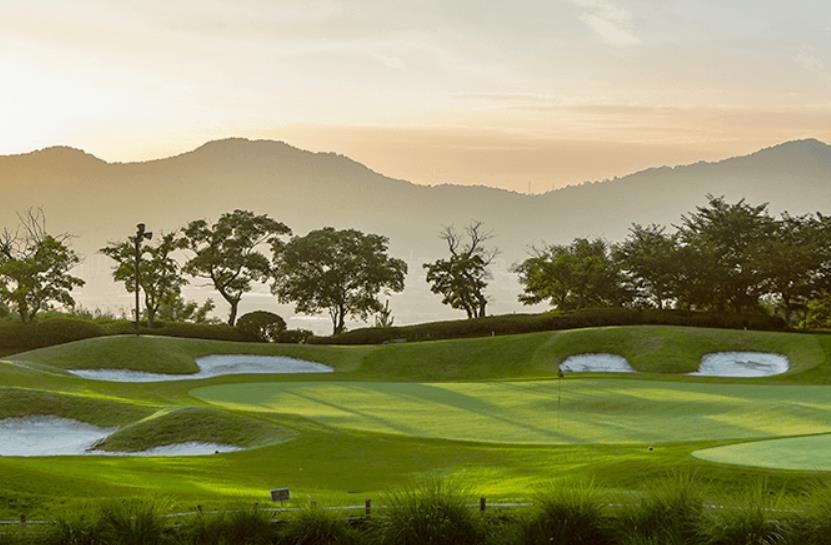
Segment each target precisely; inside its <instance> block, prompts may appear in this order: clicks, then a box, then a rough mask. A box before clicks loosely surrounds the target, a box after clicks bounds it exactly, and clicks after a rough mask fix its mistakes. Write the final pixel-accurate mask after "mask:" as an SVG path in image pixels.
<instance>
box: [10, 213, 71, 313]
mask: <svg viewBox="0 0 831 545" xmlns="http://www.w3.org/2000/svg"><path fill="white" fill-rule="evenodd" d="M19 219H20V225H19V226H18V227H17V228H15V229H14V230H11V229H9V228H4V229H3V232H2V233H0V301H1V302H2V304H3V305H4V306H5V307H7V308H9V309H10V310H11V311H13V312H14V313H15V314H17V315H18V316H19V317H20V320H21V321H23V322H31V321H32V320H34V319H35V316H36V315H37V314H38V312H40V311H42V310H47V309H50V308H52V306H53V305H54V304H58V305H62V306H64V307H72V306H74V305H75V300H74V299H73V298H72V290H73V289H74V288H76V287H80V286H83V285H84V281H83V280H82V279H80V278H78V277H76V276H72V274H70V272H71V271H72V269H73V268H74V267H75V266H76V265H78V264H79V263H80V262H81V260H80V258H79V257H78V255H77V254H76V253H75V252H74V251H73V250H72V249H71V248H70V247H69V239H70V238H71V237H70V236H69V235H67V234H62V235H51V234H49V233H48V232H47V230H46V217H45V215H44V214H43V212H42V211H40V210H38V211H33V210H29V211H28V212H27V213H26V214H22V215H20V216H19Z"/></svg>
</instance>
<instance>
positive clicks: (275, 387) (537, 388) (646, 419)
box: [192, 378, 831, 445]
mask: <svg viewBox="0 0 831 545" xmlns="http://www.w3.org/2000/svg"><path fill="white" fill-rule="evenodd" d="M192 393H193V395H195V396H197V397H199V398H201V399H204V400H206V401H210V402H213V403H218V404H220V405H221V406H223V407H225V408H228V409H230V410H260V411H272V412H275V413H289V414H294V415H300V416H303V417H305V418H309V419H312V420H315V421H317V422H320V423H321V424H325V425H328V426H334V427H344V428H351V429H356V430H364V431H371V432H379V433H394V434H402V435H410V436H417V437H431V438H440V439H451V440H463V441H477V442H498V443H553V444H601V443H605V444H613V443H618V444H623V443H641V444H643V445H646V444H648V443H656V444H657V443H676V442H687V441H704V440H725V439H742V438H756V437H771V436H782V435H795V434H808V433H821V432H831V398H829V396H828V392H827V389H826V388H825V387H807V386H786V385H752V384H716V383H693V382H672V383H666V382H662V381H639V380H624V379H572V378H567V379H565V380H562V381H557V380H546V381H533V382H462V383H440V384H436V383H383V382H280V383H258V384H235V385H225V386H210V387H206V388H199V389H196V390H194V391H193V392H192ZM558 398H559V401H558Z"/></svg>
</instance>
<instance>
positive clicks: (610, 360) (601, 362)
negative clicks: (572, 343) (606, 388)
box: [560, 354, 635, 373]
mask: <svg viewBox="0 0 831 545" xmlns="http://www.w3.org/2000/svg"><path fill="white" fill-rule="evenodd" d="M560 369H562V370H563V371H565V372H567V373H569V372H571V373H634V372H635V370H634V369H632V366H631V365H629V362H628V361H626V358H624V357H623V356H618V355H616V354H577V355H576V356H569V357H567V358H566V359H565V360H564V361H563V363H561V364H560Z"/></svg>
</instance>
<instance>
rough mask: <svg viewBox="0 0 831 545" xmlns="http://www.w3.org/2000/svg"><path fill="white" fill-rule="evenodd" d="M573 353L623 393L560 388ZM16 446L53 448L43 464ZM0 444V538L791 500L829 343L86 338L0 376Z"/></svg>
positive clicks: (709, 335)
mask: <svg viewBox="0 0 831 545" xmlns="http://www.w3.org/2000/svg"><path fill="white" fill-rule="evenodd" d="M718 353H727V354H731V353H737V354H743V353H749V354H754V353H761V354H775V355H777V356H778V357H781V358H784V359H783V361H787V364H788V367H787V370H786V371H784V372H782V373H779V374H775V375H771V376H763V377H742V376H733V377H730V376H706V375H700V374H695V375H693V374H691V373H695V372H696V371H697V370H698V369H699V365H700V363H701V361H702V358H703V357H705V356H707V355H712V354H718ZM586 354H606V355H614V356H618V357H621V358H625V360H626V361H627V362H628V364H629V365H630V366H631V372H626V373H613V372H566V373H559V372H558V371H559V369H560V365H561V364H563V362H564V361H566V360H567V359H568V358H569V357H571V356H576V355H586ZM223 357H224V358H223ZM263 357H279V358H277V359H274V360H269V359H267V358H263ZM207 358H214V359H213V360H209V359H207ZM217 358H219V359H217ZM246 358H247V359H246ZM258 358H259V359H258ZM269 361H274V362H276V363H274V365H275V367H274V368H273V371H274V372H269V369H270V368H269V367H268V362H269ZM229 362H230V363H229ZM235 362H236V363H235ZM239 362H243V363H239ZM208 363H210V364H211V365H213V366H214V367H211V371H210V373H208V374H207V375H205V376H203V375H199V374H198V373H206V372H207V369H208V368H207V367H206V365H208ZM312 364H314V366H313V367H304V365H312ZM245 365H248V367H246V366H245ZM281 365H282V366H283V367H281ZM223 366H224V367H223ZM258 366H260V367H258ZM286 366H287V367H286ZM98 371H106V372H107V373H108V374H103V375H95V372H98ZM145 373H152V374H155V375H147V377H145V379H141V377H142V376H144V375H143V374H145ZM160 375H161V376H163V377H164V378H163V380H162V379H160V378H159V376H160ZM190 375H192V376H190ZM95 377H98V378H95ZM33 426H34V427H35V428H36V427H37V426H41V427H43V429H48V430H53V431H50V432H49V433H46V434H44V433H41V434H40V436H43V437H45V439H44V441H45V443H44V444H39V443H37V440H36V438H35V439H33V438H32V436H33V435H37V434H32V433H29V434H28V435H27V430H28V431H31V429H33V428H32V427H33ZM83 430H86V432H87V433H88V434H89V435H88V436H84V437H88V439H85V440H86V441H87V443H83V441H80V440H79V441H80V442H78V443H77V445H75V446H74V447H72V448H69V447H67V446H66V445H64V447H63V448H64V451H59V449H58V447H59V446H60V445H58V444H57V441H58V438H59V437H61V435H60V434H61V433H67V434H69V435H72V434H73V433H76V434H77V433H80V431H83ZM0 434H2V441H0V443H2V445H0V447H2V448H6V449H12V450H9V451H0V455H2V456H0V475H2V479H1V480H0V515H2V517H0V518H14V517H17V516H19V514H20V513H22V512H25V513H27V514H28V515H29V516H30V517H37V516H39V515H40V516H48V514H49V512H50V510H51V509H54V508H55V507H56V506H58V505H63V504H68V503H71V502H73V501H82V500H98V499H106V498H114V497H133V496H144V495H147V494H151V495H153V496H155V497H164V498H166V499H168V500H169V501H170V502H171V504H172V506H174V507H176V506H178V507H181V508H183V509H184V508H192V507H193V505H196V504H199V505H206V506H223V505H231V504H235V503H239V502H250V501H258V500H259V501H263V502H266V501H268V499H269V490H270V489H272V488H277V487H288V488H290V490H291V494H292V497H293V498H294V499H296V500H299V501H315V502H320V503H322V504H327V505H354V504H356V503H361V502H363V501H364V499H366V498H378V497H381V496H382V495H383V494H384V493H385V492H386V491H389V490H391V489H395V488H397V487H403V486H407V485H408V484H409V483H413V482H415V481H417V480H418V479H420V478H423V477H425V476H428V475H434V476H441V477H446V478H451V479H454V480H458V481H460V482H464V483H465V485H466V486H467V487H469V488H470V489H471V490H473V491H475V493H476V494H479V495H482V496H487V497H488V498H489V499H490V500H492V501H524V500H526V499H527V498H529V497H531V496H533V494H534V493H535V490H537V489H538V488H539V486H540V484H541V483H547V484H550V483H552V482H553V483H557V482H570V483H573V482H592V483H594V485H596V486H599V487H602V488H603V489H607V490H608V491H610V492H611V493H612V494H629V493H632V492H637V491H638V490H640V489H641V488H642V487H643V483H644V482H645V481H646V480H647V479H648V478H650V477H655V478H659V477H665V476H667V475H670V474H674V473H675V474H677V473H685V474H686V473H688V474H695V475H696V476H697V477H698V478H700V479H701V482H702V483H705V484H704V486H706V487H708V489H709V490H711V491H713V492H714V493H715V492H718V491H723V490H724V489H727V488H730V487H735V486H737V483H739V484H741V483H742V482H746V483H748V484H752V483H753V482H756V481H759V480H765V481H766V482H768V483H770V484H773V485H775V486H780V487H782V488H783V489H786V490H794V491H796V490H798V489H799V487H800V486H803V485H806V484H808V483H810V482H814V481H816V479H817V478H822V477H823V476H824V475H825V473H824V472H827V471H831V450H829V448H828V446H829V445H831V336H828V335H822V334H807V333H782V332H758V331H746V330H723V329H705V328H685V327H672V326H620V327H603V328H587V329H575V330H565V331H556V332H542V333H530V334H522V335H505V336H493V337H484V338H472V339H455V340H443V341H431V342H418V343H397V344H386V345H364V346H328V345H303V344H268V343H240V342H223V341H208V340H197V339H180V338H172V337H156V336H141V337H137V336H111V337H100V338H94V339H87V340H82V341H76V342H71V343H67V344H62V345H56V346H51V347H48V348H42V349H38V350H33V351H29V352H24V353H18V354H11V355H8V356H5V357H4V358H3V359H2V360H0ZM14 434H20V435H19V437H20V438H21V439H19V440H18V439H12V437H18V435H14ZM96 434H97V435H96ZM73 437H75V436H73ZM76 438H77V437H76ZM50 439H51V440H52V443H50V442H49V440H50ZM27 441H29V442H27ZM73 445H74V443H73ZM78 445H80V446H78ZM14 448H17V450H14ZM73 448H74V449H75V450H72V449H73ZM26 449H29V450H26ZM50 449H52V450H50Z"/></svg>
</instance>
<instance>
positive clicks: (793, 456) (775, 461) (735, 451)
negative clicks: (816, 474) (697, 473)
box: [693, 435, 831, 471]
mask: <svg viewBox="0 0 831 545" xmlns="http://www.w3.org/2000/svg"><path fill="white" fill-rule="evenodd" d="M693 455H694V456H696V457H698V458H701V459H702V460H707V461H709V462H717V463H720V464H737V465H742V466H753V467H765V468H775V469H796V470H803V471H831V435H812V436H808V437H788V438H785V439H774V440H768V441H754V442H750V443H739V444H737V445H727V446H722V447H715V448H710V449H704V450H699V451H696V452H693Z"/></svg>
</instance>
